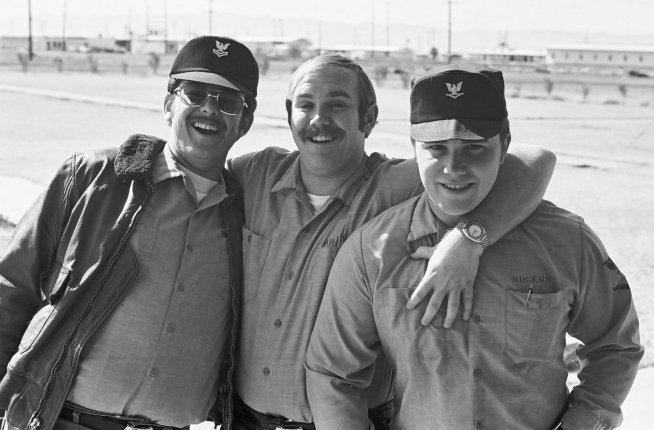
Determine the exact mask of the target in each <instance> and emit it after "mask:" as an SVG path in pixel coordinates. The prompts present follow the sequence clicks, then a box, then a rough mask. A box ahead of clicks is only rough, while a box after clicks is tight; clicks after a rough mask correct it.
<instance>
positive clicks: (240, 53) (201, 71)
mask: <svg viewBox="0 0 654 430" xmlns="http://www.w3.org/2000/svg"><path fill="white" fill-rule="evenodd" d="M170 77H171V78H175V79H185V80H189V81H195V82H202V83H205V84H213V85H221V86H223V87H228V88H233V89H236V90H239V91H243V92H244V93H247V94H249V95H251V96H253V97H256V96H257V85H258V84H259V65H258V64H257V60H256V59H255V58H254V55H252V52H251V51H250V50H249V49H248V48H247V47H246V46H245V45H243V44H242V43H241V42H238V41H236V40H234V39H231V38H229V37H222V36H201V37H196V38H195V39H191V40H190V41H188V42H187V43H186V44H185V45H184V46H183V47H182V49H180V51H179V53H178V54H177V57H176V58H175V61H174V62H173V66H172V68H171V69H170Z"/></svg>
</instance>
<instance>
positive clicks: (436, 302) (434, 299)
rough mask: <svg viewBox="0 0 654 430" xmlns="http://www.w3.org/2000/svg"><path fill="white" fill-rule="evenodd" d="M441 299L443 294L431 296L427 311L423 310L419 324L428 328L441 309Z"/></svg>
mask: <svg viewBox="0 0 654 430" xmlns="http://www.w3.org/2000/svg"><path fill="white" fill-rule="evenodd" d="M443 298H444V297H443V294H441V293H438V292H434V294H432V295H431V299H429V303H428V304H427V309H426V310H425V313H424V314H423V315H422V319H421V320H420V324H422V325H424V326H428V325H429V324H430V323H431V322H432V320H433V319H434V317H435V316H436V313H437V312H438V309H439V308H440V307H441V303H443ZM434 325H435V324H434ZM438 326H440V324H438Z"/></svg>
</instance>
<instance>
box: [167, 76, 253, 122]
mask: <svg viewBox="0 0 654 430" xmlns="http://www.w3.org/2000/svg"><path fill="white" fill-rule="evenodd" d="M173 92H174V93H175V94H177V96H179V98H180V99H181V100H182V102H184V104H185V105H187V106H190V107H198V106H202V105H204V104H205V103H206V102H207V100H208V99H209V97H214V98H215V99H216V103H217V105H218V110H220V111H221V112H222V113H224V114H225V115H238V113H239V112H241V110H242V109H243V107H245V108H247V107H248V104H247V103H245V99H244V98H243V97H242V96H241V95H240V94H238V93H237V92H236V91H232V90H228V89H220V90H217V89H209V88H207V87H205V86H203V85H198V84H193V83H189V82H184V83H183V84H181V85H180V86H179V87H177V88H176V89H175V91H173Z"/></svg>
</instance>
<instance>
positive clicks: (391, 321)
mask: <svg viewBox="0 0 654 430" xmlns="http://www.w3.org/2000/svg"><path fill="white" fill-rule="evenodd" d="M413 291H414V289H413V288H385V289H383V290H381V293H382V296H383V300H382V302H383V306H382V309H381V313H377V314H376V315H375V319H376V320H377V321H381V322H382V323H383V326H382V327H383V329H382V330H380V333H379V334H380V337H381V338H382V339H384V338H387V339H389V341H386V340H382V343H385V344H386V348H387V353H388V354H389V356H394V357H396V359H397V361H398V362H412V361H416V360H417V361H434V360H438V359H440V358H441V356H442V355H443V351H444V350H445V348H446V346H447V344H446V342H447V338H446V336H447V333H446V330H445V329H443V328H438V327H434V326H432V325H431V324H430V325H428V326H426V327H425V326H423V325H422V324H420V320H421V319H422V315H423V314H424V313H425V309H426V307H427V302H428V300H423V301H422V302H421V303H420V304H419V305H418V306H417V307H415V308H414V309H412V310H408V309H407V308H406V303H407V301H409V298H410V297H411V294H412V293H413ZM439 312H440V310H439Z"/></svg>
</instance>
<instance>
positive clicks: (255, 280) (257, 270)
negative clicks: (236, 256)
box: [243, 226, 271, 303]
mask: <svg viewBox="0 0 654 430" xmlns="http://www.w3.org/2000/svg"><path fill="white" fill-rule="evenodd" d="M270 242H271V241H270V239H268V238H266V237H264V236H259V235H258V234H256V233H254V232H252V231H251V230H250V229H248V228H247V227H245V226H244V227H243V303H247V302H249V301H251V300H253V299H254V298H256V297H257V294H258V293H259V284H260V283H261V277H262V276H263V267H264V265H265V263H266V257H267V256H268V250H269V249H270Z"/></svg>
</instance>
